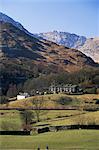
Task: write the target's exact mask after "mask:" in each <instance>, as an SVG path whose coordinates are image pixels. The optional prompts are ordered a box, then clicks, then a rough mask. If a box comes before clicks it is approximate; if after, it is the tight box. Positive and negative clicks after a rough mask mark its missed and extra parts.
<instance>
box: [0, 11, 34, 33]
mask: <svg viewBox="0 0 99 150" xmlns="http://www.w3.org/2000/svg"><path fill="white" fill-rule="evenodd" d="M0 22H3V23H10V24H12V25H13V26H15V27H17V28H18V29H20V30H22V31H24V32H25V33H27V34H29V35H31V36H32V35H33V34H31V33H30V32H28V31H27V30H26V29H25V28H24V27H23V26H22V25H21V24H20V23H19V22H17V21H14V20H13V19H12V18H10V17H9V16H7V15H5V14H4V13H2V12H0Z"/></svg>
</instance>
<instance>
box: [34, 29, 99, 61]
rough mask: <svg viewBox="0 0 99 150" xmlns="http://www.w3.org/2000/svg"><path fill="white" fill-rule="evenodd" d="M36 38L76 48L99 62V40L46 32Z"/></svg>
mask: <svg viewBox="0 0 99 150" xmlns="http://www.w3.org/2000/svg"><path fill="white" fill-rule="evenodd" d="M36 37H38V38H43V39H47V40H49V41H53V42H55V43H57V44H59V45H63V46H66V47H69V48H75V49H78V50H80V51H81V52H83V53H84V54H85V55H87V56H89V57H91V58H92V59H93V60H94V61H96V62H99V38H86V37H84V36H79V35H76V34H73V33H68V32H58V31H53V32H46V33H39V34H36Z"/></svg>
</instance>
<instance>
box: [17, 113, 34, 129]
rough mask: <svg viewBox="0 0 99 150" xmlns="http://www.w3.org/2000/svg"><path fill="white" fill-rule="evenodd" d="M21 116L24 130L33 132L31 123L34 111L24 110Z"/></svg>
mask: <svg viewBox="0 0 99 150" xmlns="http://www.w3.org/2000/svg"><path fill="white" fill-rule="evenodd" d="M20 115H21V120H22V123H23V124H22V128H23V129H24V130H31V122H32V119H33V118H34V113H33V111H30V110H24V111H23V112H21V113H20Z"/></svg>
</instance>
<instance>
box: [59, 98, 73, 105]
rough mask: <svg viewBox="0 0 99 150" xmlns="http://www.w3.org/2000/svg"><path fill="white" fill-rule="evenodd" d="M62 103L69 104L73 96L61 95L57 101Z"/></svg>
mask: <svg viewBox="0 0 99 150" xmlns="http://www.w3.org/2000/svg"><path fill="white" fill-rule="evenodd" d="M57 102H58V103H59V104H61V105H69V104H71V103H72V98H70V97H60V99H59V100H58V101H57Z"/></svg>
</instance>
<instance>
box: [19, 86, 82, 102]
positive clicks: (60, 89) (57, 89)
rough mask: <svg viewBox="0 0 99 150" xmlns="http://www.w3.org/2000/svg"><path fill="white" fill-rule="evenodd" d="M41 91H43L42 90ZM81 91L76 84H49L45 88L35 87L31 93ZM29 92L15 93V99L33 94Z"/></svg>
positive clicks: (72, 92) (75, 92)
mask: <svg viewBox="0 0 99 150" xmlns="http://www.w3.org/2000/svg"><path fill="white" fill-rule="evenodd" d="M42 91H43V92H42ZM82 92H83V90H82V88H81V87H79V86H78V85H72V84H67V85H51V86H50V87H48V88H45V89H41V90H39V89H37V90H36V91H35V93H34V94H33V95H45V94H55V93H57V94H58V93H67V94H77V93H79V94H81V93H82ZM33 95H31V94H29V93H19V94H18V95H17V100H19V99H24V98H27V97H30V96H33Z"/></svg>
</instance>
